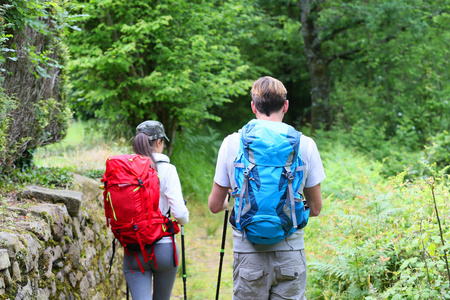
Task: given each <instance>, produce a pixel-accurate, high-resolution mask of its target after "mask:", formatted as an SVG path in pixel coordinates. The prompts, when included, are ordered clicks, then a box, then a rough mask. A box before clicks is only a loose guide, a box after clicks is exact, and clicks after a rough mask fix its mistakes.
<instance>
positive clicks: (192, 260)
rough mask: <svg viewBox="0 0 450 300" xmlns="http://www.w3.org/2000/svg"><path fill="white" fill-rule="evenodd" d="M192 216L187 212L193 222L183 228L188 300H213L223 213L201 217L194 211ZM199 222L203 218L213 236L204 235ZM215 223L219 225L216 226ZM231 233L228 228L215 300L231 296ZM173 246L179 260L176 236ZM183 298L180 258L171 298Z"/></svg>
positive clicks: (206, 229)
mask: <svg viewBox="0 0 450 300" xmlns="http://www.w3.org/2000/svg"><path fill="white" fill-rule="evenodd" d="M192 213H193V211H192V210H191V222H192V221H193V220H194V218H195V223H194V222H192V223H191V222H190V223H189V224H188V225H186V226H185V243H186V263H187V266H186V269H187V272H186V273H187V280H186V281H187V295H188V299H190V300H191V299H192V300H194V299H201V300H205V299H215V295H216V287H217V278H218V270H219V261H220V246H221V242H222V230H223V229H222V228H223V216H224V214H223V213H220V214H218V215H216V216H201V215H196V214H195V211H194V214H195V216H193V215H194V214H192ZM202 219H204V221H205V223H206V222H208V221H209V226H213V227H215V228H216V230H214V233H213V235H210V236H208V235H207V231H208V227H207V226H201V225H200V224H202V223H203V222H202ZM219 221H221V222H220V223H219ZM211 223H213V224H211ZM190 225H191V226H190ZM231 234H232V232H231V228H230V226H228V230H227V241H226V245H225V254H224V259H223V266H222V279H221V284H220V297H219V299H224V300H225V299H227V300H229V299H231V298H232V294H233V282H232V275H233V250H232V237H231ZM177 243H178V245H179V247H180V257H181V239H180V236H178V237H177ZM183 298H184V292H183V280H182V272H181V259H180V266H179V275H178V277H177V280H176V282H175V286H174V289H173V293H172V298H171V299H183Z"/></svg>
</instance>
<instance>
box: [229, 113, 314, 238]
mask: <svg viewBox="0 0 450 300" xmlns="http://www.w3.org/2000/svg"><path fill="white" fill-rule="evenodd" d="M300 136H301V133H300V132H298V131H297V130H295V129H294V128H293V127H292V126H290V125H287V124H285V123H282V122H273V121H266V120H251V121H250V122H249V123H248V124H247V125H245V126H244V127H243V128H242V131H241V138H240V146H239V152H238V156H237V158H236V160H235V163H234V167H235V179H236V184H237V187H238V188H237V189H236V190H235V191H234V193H233V197H235V206H234V215H233V216H231V218H232V219H234V222H233V223H234V225H235V227H236V228H237V229H238V230H239V231H241V232H242V235H243V238H244V237H246V238H247V239H248V240H249V241H250V242H252V243H254V244H265V245H271V244H276V243H279V242H280V241H282V240H283V239H285V238H287V237H288V236H290V235H291V234H293V233H294V232H295V231H296V230H297V229H300V228H303V227H305V226H306V224H307V223H308V218H309V208H307V207H306V206H305V205H306V201H304V198H303V195H302V194H301V192H302V190H301V189H302V188H303V185H302V182H303V177H304V176H303V172H304V171H305V168H306V166H305V165H304V163H303V162H302V160H301V155H300Z"/></svg>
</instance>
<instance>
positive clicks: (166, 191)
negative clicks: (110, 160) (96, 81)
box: [123, 121, 189, 300]
mask: <svg viewBox="0 0 450 300" xmlns="http://www.w3.org/2000/svg"><path fill="white" fill-rule="evenodd" d="M164 139H166V140H167V141H169V139H168V138H167V136H166V134H165V132H164V126H163V124H161V123H160V122H158V121H145V122H143V123H141V124H139V125H138V126H137V127H136V136H135V138H134V142H133V150H134V152H135V153H136V154H139V155H144V156H147V157H149V158H150V159H151V161H152V165H153V166H156V170H157V172H158V177H159V184H160V197H159V209H160V210H161V213H162V214H163V215H166V216H168V215H169V214H172V216H173V217H174V218H175V219H176V220H177V222H178V224H180V225H184V224H186V223H187V222H188V221H189V211H188V209H187V207H186V205H185V204H184V200H183V195H182V193H181V184H180V179H179V177H178V173H177V170H176V168H175V166H174V165H172V164H170V160H169V157H167V156H166V155H164V154H163V153H162V152H163V150H164ZM152 249H153V250H154V255H155V258H156V261H157V267H156V266H155V260H150V261H149V262H148V263H142V267H143V270H144V272H143V273H142V272H139V271H138V272H133V270H139V269H140V266H139V265H138V263H139V262H138V260H137V259H135V256H134V254H133V253H134V252H133V253H131V252H130V255H127V253H125V254H124V259H123V272H124V274H125V278H126V280H127V284H128V286H129V288H130V291H131V296H132V297H133V299H134V300H148V299H153V300H169V299H170V295H171V293H172V288H173V285H174V283H175V277H176V274H177V270H178V266H175V265H174V255H175V253H174V246H173V243H172V239H171V237H170V236H165V237H163V238H162V239H161V240H159V241H158V242H156V243H155V244H154V247H153V248H152V247H151V246H147V247H146V250H147V251H148V252H149V253H150V254H151V251H152ZM133 250H135V251H136V252H137V255H138V257H139V261H140V262H144V258H143V254H142V251H141V250H140V249H139V245H136V247H135V249H133ZM176 252H177V253H176V255H177V256H178V247H176ZM152 292H153V295H152Z"/></svg>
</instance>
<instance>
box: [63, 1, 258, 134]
mask: <svg viewBox="0 0 450 300" xmlns="http://www.w3.org/2000/svg"><path fill="white" fill-rule="evenodd" d="M252 11H253V8H252V6H251V5H247V4H246V5H244V4H243V3H240V2H237V1H221V2H204V1H187V0H183V1H170V0H162V1H157V2H153V1H143V0H140V1H120V2H119V1H110V0H92V1H79V6H78V12H79V13H81V14H84V15H88V16H87V17H85V18H84V20H83V22H80V23H79V24H78V26H79V27H80V28H82V29H83V30H82V31H79V32H74V33H73V34H72V35H71V36H70V38H69V40H68V41H69V45H70V51H71V55H72V57H73V60H72V61H71V62H70V64H69V68H70V72H71V84H72V86H73V88H72V90H71V96H70V97H71V100H72V103H73V106H74V108H75V110H76V111H77V112H78V115H79V116H84V117H90V116H92V115H91V113H92V112H94V114H95V116H96V117H97V118H100V119H104V120H108V121H109V122H110V125H111V126H115V127H116V128H122V129H125V130H127V129H128V128H133V127H134V126H136V125H137V124H138V123H139V122H141V121H143V120H145V119H157V120H160V121H161V122H162V123H163V124H164V125H165V127H166V131H167V132H168V135H169V137H170V138H171V140H173V139H174V138H175V132H176V130H177V127H178V126H179V125H182V126H194V125H196V124H199V123H200V122H201V121H202V120H208V119H209V120H218V118H217V117H216V116H215V115H213V114H211V113H210V111H211V108H212V107H214V106H218V105H222V104H223V103H226V102H229V101H230V97H234V96H237V95H241V94H244V93H245V92H247V90H248V88H249V86H250V85H251V81H250V80H248V78H250V76H251V74H253V73H254V71H253V69H251V68H250V66H249V65H248V64H247V63H246V61H245V60H244V59H243V58H242V56H241V54H240V51H239V48H238V47H237V45H236V42H237V41H238V40H239V39H241V38H243V37H244V36H245V35H246V34H247V33H246V32H245V31H244V30H242V27H243V25H242V24H246V23H247V22H249V20H251V19H252V18H253V16H252Z"/></svg>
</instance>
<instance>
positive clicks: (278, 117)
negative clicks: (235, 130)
mask: <svg viewBox="0 0 450 300" xmlns="http://www.w3.org/2000/svg"><path fill="white" fill-rule="evenodd" d="M255 116H256V118H257V119H258V120H265V121H273V122H283V117H284V113H283V112H273V113H271V114H270V116H267V115H266V114H263V113H260V112H257V113H256V114H255Z"/></svg>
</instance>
